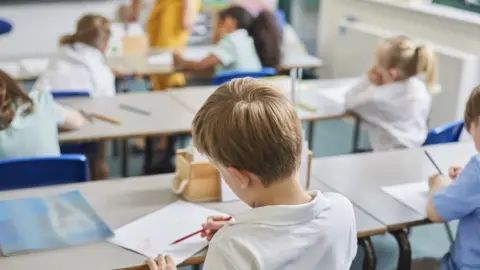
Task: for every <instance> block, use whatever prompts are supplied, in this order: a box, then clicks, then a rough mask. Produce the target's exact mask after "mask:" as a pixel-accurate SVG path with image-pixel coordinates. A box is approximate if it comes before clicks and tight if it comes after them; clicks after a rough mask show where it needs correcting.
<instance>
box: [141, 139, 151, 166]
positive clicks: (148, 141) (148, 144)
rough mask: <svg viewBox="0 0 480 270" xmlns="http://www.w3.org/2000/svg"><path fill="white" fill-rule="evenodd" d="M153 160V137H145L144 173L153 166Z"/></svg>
mask: <svg viewBox="0 0 480 270" xmlns="http://www.w3.org/2000/svg"><path fill="white" fill-rule="evenodd" d="M152 162H153V138H152V137H147V138H145V159H144V164H143V173H144V174H147V173H148V171H149V169H150V168H151V167H152Z"/></svg>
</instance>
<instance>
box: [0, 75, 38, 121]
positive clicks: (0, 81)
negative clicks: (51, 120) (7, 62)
mask: <svg viewBox="0 0 480 270" xmlns="http://www.w3.org/2000/svg"><path fill="white" fill-rule="evenodd" d="M20 106H22V107H23V106H25V107H23V108H22V112H23V113H24V114H29V113H31V112H33V101H32V100H31V99H30V97H29V96H28V95H27V94H26V93H25V92H24V91H23V89H22V87H20V84H18V82H17V81H15V80H14V79H13V78H12V77H10V76H9V75H8V74H7V73H5V72H4V71H2V70H0V130H2V129H6V128H8V127H9V126H10V124H11V123H12V121H13V119H15V114H16V111H17V109H18V108H20Z"/></svg>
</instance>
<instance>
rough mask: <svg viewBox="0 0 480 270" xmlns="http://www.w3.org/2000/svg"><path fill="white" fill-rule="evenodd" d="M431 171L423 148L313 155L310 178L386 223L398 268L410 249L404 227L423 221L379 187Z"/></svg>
mask: <svg viewBox="0 0 480 270" xmlns="http://www.w3.org/2000/svg"><path fill="white" fill-rule="evenodd" d="M435 171H436V170H435V168H434V166H433V165H432V164H431V163H430V161H429V160H428V158H427V157H426V156H425V154H424V152H423V149H408V150H396V151H389V152H377V153H364V154H355V155H344V156H337V157H328V158H315V159H313V160H312V166H311V174H312V179H314V180H315V181H320V182H322V183H324V184H326V185H327V186H329V187H330V188H331V189H332V190H335V191H337V192H339V193H341V194H343V195H345V196H346V197H347V198H349V199H350V201H352V203H354V204H355V205H357V206H358V207H360V208H361V209H363V210H364V211H365V212H366V213H368V214H370V215H371V216H373V217H375V219H377V220H378V221H380V222H381V223H383V224H385V225H386V226H387V228H388V230H389V232H391V233H392V234H393V235H394V236H395V238H396V239H397V241H398V243H399V246H400V258H399V265H398V269H399V270H400V269H410V266H411V249H410V244H409V241H408V235H407V234H406V233H405V231H404V229H406V228H409V227H411V226H414V225H420V224H425V223H427V221H426V219H425V216H423V215H420V214H419V213H417V212H416V211H414V210H412V209H410V208H409V207H407V206H406V205H404V204H402V203H401V202H399V201H397V200H395V199H394V198H393V197H391V196H390V195H388V194H387V193H385V192H383V191H382V190H381V187H382V186H389V185H395V184H402V183H409V182H417V181H427V179H428V177H429V176H430V175H432V174H433V173H435Z"/></svg>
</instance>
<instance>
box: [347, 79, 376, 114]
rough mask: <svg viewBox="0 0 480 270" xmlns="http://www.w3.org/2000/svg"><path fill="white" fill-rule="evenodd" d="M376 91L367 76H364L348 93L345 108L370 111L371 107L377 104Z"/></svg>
mask: <svg viewBox="0 0 480 270" xmlns="http://www.w3.org/2000/svg"><path fill="white" fill-rule="evenodd" d="M374 90H375V89H374V87H372V84H371V83H370V81H369V80H368V78H367V76H363V77H362V78H360V80H359V81H358V82H357V83H356V84H355V85H354V86H353V87H352V88H351V89H350V90H349V91H348V92H347V94H346V96H345V108H346V109H347V110H352V111H358V110H362V111H363V110H365V109H367V110H368V108H369V107H370V105H371V104H372V103H375V93H374Z"/></svg>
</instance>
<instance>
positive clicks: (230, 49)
mask: <svg viewBox="0 0 480 270" xmlns="http://www.w3.org/2000/svg"><path fill="white" fill-rule="evenodd" d="M232 42H233V41H232V40H231V39H230V37H224V38H222V39H221V40H220V41H219V42H218V44H217V45H216V46H215V48H214V49H213V51H212V54H213V55H215V56H216V57H217V58H218V59H219V60H220V62H222V65H224V66H228V65H230V64H232V63H233V62H235V60H236V59H235V45H234V44H233V43H232Z"/></svg>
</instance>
